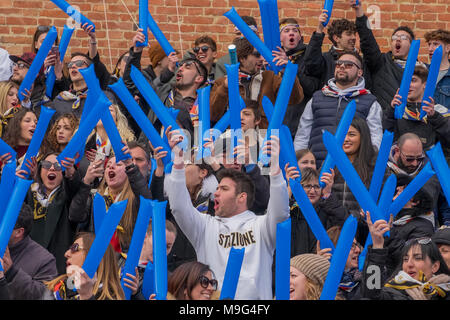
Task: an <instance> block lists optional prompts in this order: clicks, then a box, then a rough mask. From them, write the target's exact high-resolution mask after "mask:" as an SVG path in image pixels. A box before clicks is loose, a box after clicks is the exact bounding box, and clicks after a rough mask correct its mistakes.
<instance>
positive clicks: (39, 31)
mask: <svg viewBox="0 0 450 320" xmlns="http://www.w3.org/2000/svg"><path fill="white" fill-rule="evenodd" d="M50 29H51V27H50V26H38V27H37V28H36V31H35V32H34V35H33V42H32V43H31V52H33V53H37V52H38V50H37V49H36V42H37V41H38V39H39V37H40V36H41V34H44V33H48V32H49V31H50ZM58 42H59V41H58V36H56V40H55V43H54V45H55V46H57V45H58Z"/></svg>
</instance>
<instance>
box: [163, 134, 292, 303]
mask: <svg viewBox="0 0 450 320" xmlns="http://www.w3.org/2000/svg"><path fill="white" fill-rule="evenodd" d="M166 135H167V137H168V140H169V144H170V146H171V147H172V151H173V152H174V154H175V158H174V165H173V168H172V173H171V175H170V177H167V179H168V180H169V181H168V183H167V186H168V188H167V193H168V197H169V202H170V207H171V209H172V214H173V215H174V217H175V220H176V221H177V223H178V224H179V226H180V227H181V229H182V230H183V232H184V233H185V235H186V236H187V238H188V239H189V241H190V242H191V243H192V245H193V246H194V248H195V251H196V254H197V260H198V261H199V262H202V263H205V264H207V265H209V266H210V267H211V269H212V270H213V271H214V274H215V276H216V278H217V280H218V281H219V290H221V288H222V284H223V281H224V275H225V269H226V266H227V262H228V255H229V253H230V250H231V247H234V248H236V249H240V248H245V255H244V260H243V263H242V268H241V272H240V276H239V282H238V285H237V290H236V295H235V299H236V300H247V299H248V300H270V299H272V298H273V296H272V263H273V254H274V250H275V239H276V227H277V224H278V223H280V222H283V221H285V220H286V219H287V218H289V196H288V192H287V186H286V181H285V180H284V178H283V175H282V173H281V170H280V167H279V164H278V160H279V140H278V138H277V137H274V136H272V137H271V140H269V141H268V142H267V143H266V145H265V146H264V150H265V151H266V152H267V153H268V154H270V155H271V167H270V199H269V204H268V208H267V214H265V215H263V216H257V215H255V214H254V213H253V212H252V211H250V210H248V208H249V207H251V205H252V202H253V198H254V185H253V182H252V181H251V180H250V179H249V178H248V177H247V176H246V175H245V174H244V173H242V172H238V171H236V170H225V171H224V173H223V174H222V176H221V179H220V183H219V185H218V187H217V191H216V193H215V194H214V210H215V216H210V215H205V214H201V213H199V212H198V211H197V210H196V209H195V208H194V207H193V206H192V202H191V200H190V197H189V192H188V190H187V188H186V181H185V179H186V178H185V166H184V163H183V151H182V150H180V148H178V147H177V146H176V144H177V143H178V142H180V141H181V139H182V137H181V136H180V135H179V133H177V131H171V128H170V127H169V128H167V131H166Z"/></svg>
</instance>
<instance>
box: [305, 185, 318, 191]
mask: <svg viewBox="0 0 450 320" xmlns="http://www.w3.org/2000/svg"><path fill="white" fill-rule="evenodd" d="M302 187H303V189H305V190H306V191H310V190H311V189H314V190H316V191H318V190H320V186H319V185H318V184H302Z"/></svg>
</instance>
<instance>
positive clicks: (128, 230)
mask: <svg viewBox="0 0 450 320" xmlns="http://www.w3.org/2000/svg"><path fill="white" fill-rule="evenodd" d="M110 159H111V158H110ZM107 187H108V185H107V184H106V179H102V181H101V182H100V185H99V187H98V192H99V193H100V194H101V195H102V196H105V195H106V188H107ZM135 198H136V197H135V195H134V192H133V189H131V185H130V181H129V180H128V177H127V179H126V180H125V184H124V186H123V188H122V192H120V195H119V197H118V198H117V200H115V201H114V202H119V201H123V200H128V203H127V206H126V208H125V212H124V213H123V215H122V219H121V220H120V222H119V225H120V226H121V227H122V228H123V230H120V231H119V232H117V237H118V239H119V241H120V245H121V246H122V247H123V246H125V247H128V245H129V244H130V242H131V235H132V234H133V229H134V224H135V222H136V218H137V212H135V210H133V207H134V205H133V204H134V200H135Z"/></svg>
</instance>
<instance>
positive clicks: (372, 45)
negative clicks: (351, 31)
mask: <svg viewBox="0 0 450 320" xmlns="http://www.w3.org/2000/svg"><path fill="white" fill-rule="evenodd" d="M367 25H368V19H367V17H366V16H365V15H364V16H362V17H360V18H356V30H357V31H358V34H359V37H360V43H361V51H362V53H363V55H364V59H365V61H366V64H367V67H368V69H369V71H370V74H371V76H372V89H371V91H372V93H373V94H374V95H375V96H376V97H377V101H378V102H379V103H380V105H381V108H382V109H383V111H384V110H386V109H387V108H390V105H391V101H392V99H393V98H394V95H395V93H396V91H397V89H398V88H399V87H400V84H401V81H402V76H403V69H402V67H401V66H399V65H397V64H396V63H395V61H394V57H393V56H392V52H391V51H389V52H387V53H381V50H380V47H379V46H378V43H377V41H376V40H375V37H374V35H373V33H372V30H371V29H369V28H368V27H367Z"/></svg>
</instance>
